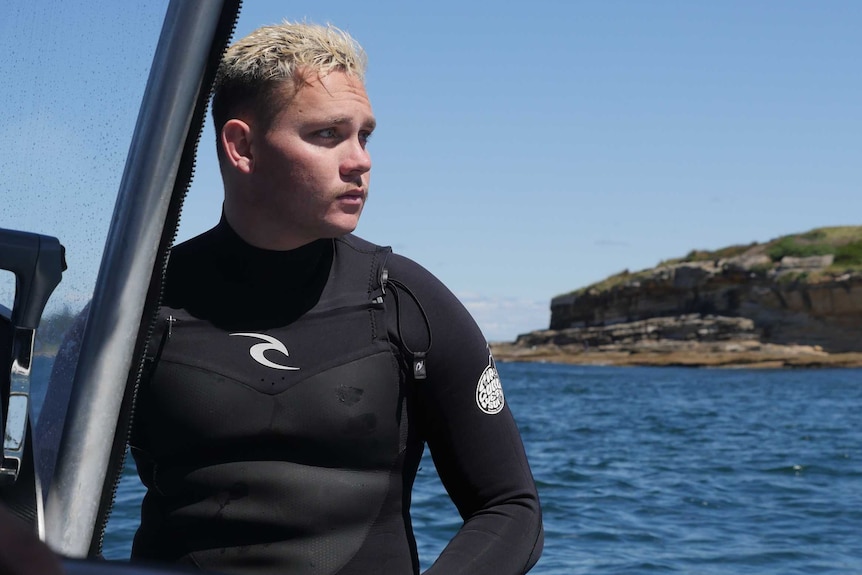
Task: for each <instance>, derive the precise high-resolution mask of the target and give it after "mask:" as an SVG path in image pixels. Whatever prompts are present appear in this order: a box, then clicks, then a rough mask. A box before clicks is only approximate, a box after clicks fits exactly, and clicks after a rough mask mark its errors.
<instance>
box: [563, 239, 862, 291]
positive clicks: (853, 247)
mask: <svg viewBox="0 0 862 575" xmlns="http://www.w3.org/2000/svg"><path fill="white" fill-rule="evenodd" d="M764 255H765V256H768V258H769V259H768V260H766V259H765V258H763V257H762V256H764ZM830 255H831V256H833V260H832V263H831V264H830V265H829V266H827V267H825V268H823V269H819V270H816V271H806V272H800V273H796V274H789V275H787V276H785V278H784V279H785V281H789V280H792V281H805V282H814V281H818V280H820V279H822V278H824V277H834V276H839V275H841V274H844V273H848V272H858V271H862V226H833V227H824V228H817V229H813V230H810V231H807V232H804V233H800V234H790V235H786V236H781V237H778V238H775V239H773V240H770V241H768V242H766V243H762V244H761V243H758V242H752V243H750V244H740V245H732V246H727V247H724V248H720V249H717V250H692V251H690V252H689V253H688V254H687V255H686V256H684V257H681V258H675V259H670V260H665V261H662V262H660V263H659V264H658V266H656V267H658V268H660V267H663V266H671V265H678V264H683V263H689V262H709V261H712V262H718V261H721V260H729V259H732V258H755V257H758V256H760V257H761V259H762V260H763V263H760V264H756V265H754V266H753V267H752V268H751V270H752V271H755V272H760V273H767V272H769V271H771V270H774V269H777V268H778V267H779V265H780V264H781V260H782V259H783V258H785V257H792V258H805V257H810V256H830ZM654 272H655V269H648V270H641V271H638V272H630V271H629V270H623V271H622V272H620V273H618V274H614V275H612V276H610V277H607V278H605V279H604V280H602V281H600V282H597V283H594V284H591V285H589V286H586V287H584V288H580V289H578V290H575V291H574V292H571V293H572V294H574V295H578V294H581V293H584V292H587V291H598V292H602V291H606V290H609V289H612V288H614V287H615V286H618V285H621V284H629V285H630V284H632V283H633V282H637V281H638V280H640V279H646V278H648V277H650V276H652V275H653V273H654Z"/></svg>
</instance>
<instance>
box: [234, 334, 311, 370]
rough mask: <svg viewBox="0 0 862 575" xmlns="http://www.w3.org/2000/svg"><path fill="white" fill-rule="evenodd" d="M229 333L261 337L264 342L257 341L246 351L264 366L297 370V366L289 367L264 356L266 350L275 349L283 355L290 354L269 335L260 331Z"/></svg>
mask: <svg viewBox="0 0 862 575" xmlns="http://www.w3.org/2000/svg"><path fill="white" fill-rule="evenodd" d="M230 335H241V336H243V337H253V338H255V339H261V340H263V341H264V342H266V343H258V344H255V345H253V346H251V348H249V350H248V353H249V355H251V358H252V359H253V360H255V361H256V362H258V363H259V364H261V365H262V366H264V367H270V368H272V369H283V370H287V371H297V370H299V368H298V367H290V366H287V365H281V364H280V363H275V362H274V361H270V360H268V359H267V358H266V356H265V355H264V353H266V352H267V351H277V352H278V353H280V354H282V355H284V356H285V357H290V354H289V353H287V348H286V347H285V345H284V344H283V343H281V342H280V341H278V340H277V339H275V338H274V337H272V336H270V335H264V334H262V333H232V334H230Z"/></svg>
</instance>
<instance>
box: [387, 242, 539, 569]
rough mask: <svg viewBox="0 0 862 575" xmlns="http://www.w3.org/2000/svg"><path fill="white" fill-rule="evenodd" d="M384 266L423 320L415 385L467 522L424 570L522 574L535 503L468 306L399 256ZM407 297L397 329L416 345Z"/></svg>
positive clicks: (531, 554)
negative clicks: (422, 359)
mask: <svg viewBox="0 0 862 575" xmlns="http://www.w3.org/2000/svg"><path fill="white" fill-rule="evenodd" d="M389 267H390V275H391V277H394V278H396V279H398V280H399V281H401V282H402V283H403V284H404V285H405V286H406V287H407V288H408V289H409V290H410V291H412V292H413V293H414V295H416V297H417V299H418V301H419V302H420V304H421V306H422V308H423V309H424V310H425V313H426V315H427V317H428V324H429V326H430V328H431V333H432V346H431V349H430V351H429V353H428V356H427V379H424V380H416V381H415V382H414V384H415V385H416V387H417V392H418V394H419V398H420V402H419V403H420V404H421V406H422V408H421V409H422V415H421V417H422V426H423V428H424V429H425V434H426V439H427V442H428V445H429V447H430V449H431V455H432V457H433V459H434V463H435V465H436V467H437V470H438V472H439V473H440V477H441V480H442V481H443V485H444V486H445V487H446V490H447V491H448V493H449V495H450V496H451V498H452V501H453V502H454V503H455V506H456V507H457V508H458V511H459V512H460V514H461V516H462V518H463V519H464V525H463V526H462V528H461V529H460V530H459V531H458V533H457V534H456V536H455V537H454V538H453V539H452V541H450V542H449V544H448V545H447V546H446V548H445V549H444V551H443V552H442V553H441V555H440V557H439V558H438V559H437V561H436V562H435V563H434V565H433V566H432V567H431V568H430V569H429V570H428V571H427V572H426V575H436V574H446V575H454V574H459V573H463V574H465V575H466V574H471V575H479V574H483V573H488V574H493V575H505V574H512V575H516V574H522V573H526V572H527V571H528V570H529V569H530V568H531V567H532V566H533V565H534V564H535V563H536V561H537V560H538V558H539V555H540V554H541V551H542V544H543V540H544V537H543V531H542V520H541V508H540V505H539V498H538V494H537V491H536V486H535V482H534V481H533V477H532V474H531V472H530V468H529V464H528V462H527V457H526V454H525V452H524V447H523V444H522V441H521V437H520V434H519V432H518V428H517V426H516V425H515V421H514V418H513V417H512V413H511V411H510V410H509V406H508V405H507V404H506V403H505V397H504V395H503V394H502V388H501V387H500V381H499V377H498V376H497V373H496V368H495V366H494V362H493V360H492V359H491V356H490V353H489V351H488V348H487V343H486V341H485V338H484V337H483V335H482V333H481V331H480V330H479V328H478V326H477V325H476V323H475V321H473V319H472V317H471V316H470V314H469V313H468V312H467V310H466V309H465V308H464V306H463V305H461V303H460V302H459V301H458V300H457V299H456V298H455V296H454V295H453V294H452V293H451V292H450V291H449V290H448V289H446V288H445V287H444V286H443V285H442V284H441V283H440V282H439V281H438V280H437V279H436V278H434V277H433V276H432V275H431V274H430V273H429V272H427V271H426V270H424V269H422V268H421V267H420V266H418V265H416V264H414V263H413V262H410V261H409V260H406V259H404V258H400V257H398V256H394V257H393V259H392V260H391V261H390V266H389ZM407 299H408V298H400V300H401V301H402V302H404V304H403V305H402V313H403V316H402V325H403V326H404V330H403V331H404V333H403V334H402V335H403V336H404V338H405V340H407V341H408V343H410V339H411V338H412V339H413V340H414V341H415V340H419V341H420V342H421V341H423V340H424V338H425V337H426V336H425V334H424V327H423V326H422V324H423V319H422V318H421V313H419V312H418V309H417V308H416V307H415V304H413V302H412V301H411V302H409V303H408V302H406V301H405V300H407ZM411 348H413V349H418V348H421V347H420V346H414V345H411Z"/></svg>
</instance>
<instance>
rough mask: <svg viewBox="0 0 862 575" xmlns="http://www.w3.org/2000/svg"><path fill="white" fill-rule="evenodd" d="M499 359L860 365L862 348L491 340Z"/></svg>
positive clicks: (698, 365) (754, 365)
mask: <svg viewBox="0 0 862 575" xmlns="http://www.w3.org/2000/svg"><path fill="white" fill-rule="evenodd" d="M489 348H490V350H491V353H492V354H493V356H494V360H495V361H496V362H498V363H512V362H528V363H529V362H533V363H559V364H567V365H596V366H616V367H691V368H721V369H815V368H860V367H862V352H844V353H827V352H824V351H819V350H812V348H810V347H808V346H777V345H771V346H768V348H767V349H763V350H757V351H755V350H750V349H748V350H739V351H714V352H713V351H701V350H655V349H653V350H650V349H628V350H619V349H616V350H604V351H603V350H599V349H597V350H583V349H572V347H569V346H566V347H561V346H556V345H539V346H532V347H529V348H528V347H524V346H518V345H515V344H513V343H500V342H495V343H490V344H489Z"/></svg>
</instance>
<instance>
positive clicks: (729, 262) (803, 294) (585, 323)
mask: <svg viewBox="0 0 862 575" xmlns="http://www.w3.org/2000/svg"><path fill="white" fill-rule="evenodd" d="M492 350H493V352H494V357H495V358H496V359H497V360H498V361H546V362H557V363H578V364H596V365H656V366H671V365H673V366H698V367H828V366H834V367H839V366H840V367H862V226H850V227H831V228H819V229H816V230H812V231H809V232H806V233H803V234H794V235H789V236H783V237H781V238H777V239H775V240H772V241H770V242H767V243H763V244H760V243H752V244H748V245H738V246H730V247H727V248H723V249H720V250H716V251H697V250H695V251H692V252H690V253H689V254H688V255H687V256H685V257H683V258H678V259H674V260H668V261H665V262H662V263H660V264H659V265H658V266H656V267H654V268H650V269H647V270H642V271H639V272H635V273H631V272H629V271H628V270H626V271H623V272H621V273H619V274H616V275H614V276H611V277H609V278H607V279H605V280H603V281H601V282H598V283H596V284H593V285H590V286H587V287H584V288H581V289H578V290H576V291H573V292H571V293H567V294H563V295H559V296H557V297H555V298H553V299H552V300H551V322H550V326H549V328H548V329H545V330H540V331H534V332H530V333H526V334H522V335H520V336H518V338H517V339H516V341H514V342H511V343H495V344H492Z"/></svg>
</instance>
